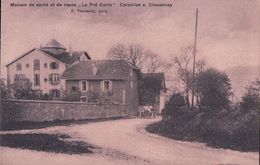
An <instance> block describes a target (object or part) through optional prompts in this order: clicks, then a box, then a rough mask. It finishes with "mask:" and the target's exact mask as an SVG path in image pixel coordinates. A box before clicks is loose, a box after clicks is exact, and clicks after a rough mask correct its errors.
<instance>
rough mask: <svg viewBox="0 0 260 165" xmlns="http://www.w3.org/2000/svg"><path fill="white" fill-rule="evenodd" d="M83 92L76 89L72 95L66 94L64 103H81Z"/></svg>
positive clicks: (71, 92) (72, 91)
mask: <svg viewBox="0 0 260 165" xmlns="http://www.w3.org/2000/svg"><path fill="white" fill-rule="evenodd" d="M80 96H81V92H80V90H79V88H75V89H73V90H71V91H70V93H66V94H65V95H64V96H63V98H62V100H63V101H72V102H79V101H80Z"/></svg>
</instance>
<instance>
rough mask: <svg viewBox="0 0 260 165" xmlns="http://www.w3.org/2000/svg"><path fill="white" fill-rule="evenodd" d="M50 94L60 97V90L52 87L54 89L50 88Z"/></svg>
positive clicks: (53, 96)
mask: <svg viewBox="0 0 260 165" xmlns="http://www.w3.org/2000/svg"><path fill="white" fill-rule="evenodd" d="M50 96H51V97H52V98H57V97H60V90H58V89H52V90H50Z"/></svg>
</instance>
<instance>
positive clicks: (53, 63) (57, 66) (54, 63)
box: [50, 62, 59, 69]
mask: <svg viewBox="0 0 260 165" xmlns="http://www.w3.org/2000/svg"><path fill="white" fill-rule="evenodd" d="M50 68H51V69H59V63H58V62H51V63H50Z"/></svg>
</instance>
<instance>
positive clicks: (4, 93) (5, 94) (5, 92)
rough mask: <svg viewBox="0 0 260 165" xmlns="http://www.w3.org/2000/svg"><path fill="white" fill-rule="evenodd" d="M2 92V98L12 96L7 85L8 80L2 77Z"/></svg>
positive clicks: (0, 87)
mask: <svg viewBox="0 0 260 165" xmlns="http://www.w3.org/2000/svg"><path fill="white" fill-rule="evenodd" d="M0 92H1V97H0V98H3V99H6V98H10V97H11V89H10V88H9V87H8V86H7V84H6V81H5V80H4V79H0Z"/></svg>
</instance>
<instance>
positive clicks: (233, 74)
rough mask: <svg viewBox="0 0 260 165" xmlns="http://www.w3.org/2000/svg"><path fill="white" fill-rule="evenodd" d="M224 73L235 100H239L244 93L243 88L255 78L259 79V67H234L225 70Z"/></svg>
mask: <svg viewBox="0 0 260 165" xmlns="http://www.w3.org/2000/svg"><path fill="white" fill-rule="evenodd" d="M225 72H226V74H227V75H228V76H229V78H230V81H231V84H232V89H233V91H234V94H235V99H240V98H241V96H242V95H243V94H244V92H245V87H246V86H247V85H248V84H249V83H250V82H252V81H254V80H255V79H256V78H257V77H258V78H260V65H258V66H236V67H231V68H228V69H226V70H225ZM234 101H236V100H234Z"/></svg>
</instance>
